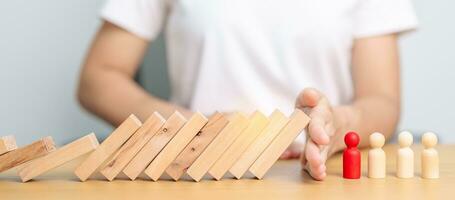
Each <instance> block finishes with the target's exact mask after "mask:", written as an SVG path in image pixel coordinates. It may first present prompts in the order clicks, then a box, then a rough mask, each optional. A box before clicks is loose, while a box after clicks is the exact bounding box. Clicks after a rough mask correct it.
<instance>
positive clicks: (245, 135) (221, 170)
mask: <svg viewBox="0 0 455 200" xmlns="http://www.w3.org/2000/svg"><path fill="white" fill-rule="evenodd" d="M268 123H269V120H268V119H267V117H266V116H264V114H262V113H260V112H257V111H256V112H254V113H253V115H252V116H251V118H250V124H249V125H248V127H247V128H246V129H245V130H243V132H242V133H241V134H240V136H239V137H237V139H235V141H234V142H233V143H232V144H231V146H229V148H228V149H227V150H226V152H224V153H223V155H221V157H220V158H219V159H218V160H217V161H216V162H215V164H213V166H212V167H211V168H210V170H209V174H210V175H211V176H212V177H213V178H215V179H216V180H220V179H221V178H222V177H223V176H224V174H225V173H226V172H227V171H228V170H229V169H230V168H231V167H232V165H233V164H234V163H235V162H236V161H237V159H238V158H239V157H240V156H241V155H242V153H243V152H245V150H246V149H247V148H248V146H249V145H250V144H251V143H252V142H253V141H254V139H256V137H257V136H258V135H259V133H261V131H262V130H263V129H264V128H265V127H266V126H267V124H268Z"/></svg>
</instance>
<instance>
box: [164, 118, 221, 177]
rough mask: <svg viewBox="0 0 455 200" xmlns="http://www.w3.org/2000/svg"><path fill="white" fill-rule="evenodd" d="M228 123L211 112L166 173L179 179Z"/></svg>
mask: <svg viewBox="0 0 455 200" xmlns="http://www.w3.org/2000/svg"><path fill="white" fill-rule="evenodd" d="M228 123H229V121H228V119H227V118H226V117H224V116H223V115H222V114H221V113H219V112H216V113H215V114H213V115H212V116H211V117H210V118H209V120H208V122H207V124H206V125H205V126H204V127H202V129H201V131H200V132H199V133H198V134H197V135H196V136H195V137H194V138H193V140H191V142H190V143H189V144H188V145H187V146H186V147H185V149H183V151H182V152H181V153H180V154H179V155H178V156H177V158H176V159H175V160H174V161H173V162H172V163H171V164H170V165H169V167H168V168H167V169H166V173H167V174H168V175H169V176H170V177H171V178H172V179H174V180H175V181H177V180H179V179H180V177H181V176H182V175H183V174H184V173H185V172H186V170H187V169H188V167H190V166H191V164H193V162H194V161H195V160H196V158H197V157H198V156H199V155H201V153H202V152H203V151H204V149H205V148H206V147H207V146H208V145H209V144H210V142H212V140H213V139H215V137H216V136H217V135H218V133H219V132H220V131H221V130H222V129H223V128H224V127H225V126H226V125H227V124H228Z"/></svg>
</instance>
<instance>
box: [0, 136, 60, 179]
mask: <svg viewBox="0 0 455 200" xmlns="http://www.w3.org/2000/svg"><path fill="white" fill-rule="evenodd" d="M54 150H55V144H54V141H53V140H52V137H49V136H48V137H44V138H42V139H40V140H38V141H36V142H33V143H31V144H29V145H27V146H25V147H21V148H19V149H16V150H14V151H11V152H8V153H6V154H3V155H1V156H0V172H2V171H5V170H8V169H11V168H13V167H16V166H19V165H21V164H23V163H26V162H28V161H30V160H33V159H36V158H39V157H41V156H44V155H46V154H48V153H50V152H52V151H54Z"/></svg>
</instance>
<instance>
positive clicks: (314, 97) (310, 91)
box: [296, 88, 322, 108]
mask: <svg viewBox="0 0 455 200" xmlns="http://www.w3.org/2000/svg"><path fill="white" fill-rule="evenodd" d="M321 99H322V94H321V93H320V92H319V91H318V90H316V89H314V88H305V89H304V90H303V91H302V92H301V93H300V94H299V96H298V98H297V100H296V107H297V108H305V107H315V106H317V105H318V103H319V101H320V100H321Z"/></svg>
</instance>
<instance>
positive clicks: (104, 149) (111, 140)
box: [74, 115, 142, 181]
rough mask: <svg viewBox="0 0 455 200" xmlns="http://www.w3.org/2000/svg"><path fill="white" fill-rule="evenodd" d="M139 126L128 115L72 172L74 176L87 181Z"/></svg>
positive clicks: (137, 120)
mask: <svg viewBox="0 0 455 200" xmlns="http://www.w3.org/2000/svg"><path fill="white" fill-rule="evenodd" d="M141 126H142V123H141V121H140V120H139V119H138V118H137V117H136V116H134V115H130V116H129V117H128V118H127V119H126V120H125V121H123V122H122V124H120V126H118V127H117V128H116V129H115V130H114V131H113V132H112V133H111V134H110V135H109V136H108V137H107V138H106V139H105V140H104V141H103V142H102V143H101V145H100V146H99V147H98V148H97V149H96V150H95V151H93V152H92V153H91V154H90V155H89V156H88V157H87V159H86V160H84V161H83V162H82V163H81V165H79V166H78V167H77V168H76V170H74V174H76V176H77V177H79V179H80V180H81V181H85V180H87V179H88V178H89V177H90V175H92V173H93V172H95V170H97V169H98V168H99V167H100V166H101V165H102V164H103V163H104V162H105V161H106V160H107V159H108V158H109V156H111V155H112V154H114V153H115V152H116V151H117V150H118V149H119V148H120V147H121V146H122V145H123V144H124V143H125V142H126V141H127V140H128V139H129V138H130V137H131V135H133V134H134V132H136V130H137V129H139V128H140V127H141Z"/></svg>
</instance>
